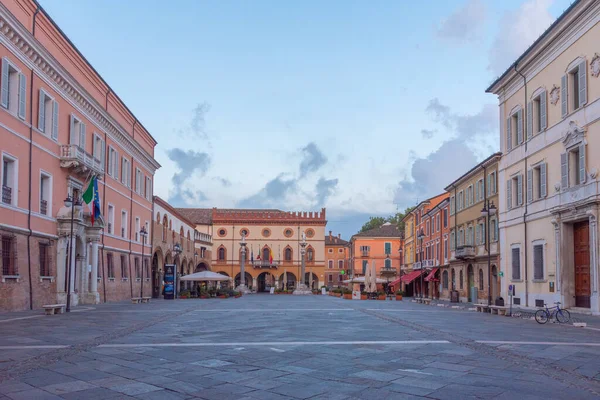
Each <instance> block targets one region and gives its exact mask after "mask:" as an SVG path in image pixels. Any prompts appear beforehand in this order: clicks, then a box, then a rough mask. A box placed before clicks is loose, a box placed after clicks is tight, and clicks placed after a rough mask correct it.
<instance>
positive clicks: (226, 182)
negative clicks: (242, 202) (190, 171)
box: [212, 176, 231, 187]
mask: <svg viewBox="0 0 600 400" xmlns="http://www.w3.org/2000/svg"><path fill="white" fill-rule="evenodd" d="M212 179H213V180H215V181H217V182H219V183H220V184H221V185H223V187H231V181H230V180H229V179H227V178H221V177H220V176H215V177H214V178H212Z"/></svg>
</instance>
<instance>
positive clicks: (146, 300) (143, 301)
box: [142, 297, 151, 303]
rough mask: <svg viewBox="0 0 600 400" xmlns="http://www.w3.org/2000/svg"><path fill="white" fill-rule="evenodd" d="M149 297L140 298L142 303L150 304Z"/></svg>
mask: <svg viewBox="0 0 600 400" xmlns="http://www.w3.org/2000/svg"><path fill="white" fill-rule="evenodd" d="M150 299H151V297H142V303H150Z"/></svg>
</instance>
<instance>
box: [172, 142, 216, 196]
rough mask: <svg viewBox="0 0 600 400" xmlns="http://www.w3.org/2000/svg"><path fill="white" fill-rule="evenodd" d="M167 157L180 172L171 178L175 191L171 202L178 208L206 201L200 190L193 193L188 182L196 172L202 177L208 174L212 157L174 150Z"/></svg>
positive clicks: (190, 151)
mask: <svg viewBox="0 0 600 400" xmlns="http://www.w3.org/2000/svg"><path fill="white" fill-rule="evenodd" d="M167 156H168V157H169V159H170V160H171V161H173V162H174V163H175V164H176V165H177V168H178V169H179V172H176V173H175V174H173V177H172V178H171V182H172V183H173V189H172V191H171V193H170V195H169V202H171V203H173V204H174V205H176V206H184V205H196V204H197V203H198V202H200V201H203V200H206V196H205V195H204V193H202V192H201V191H200V190H197V191H195V192H192V190H191V189H190V187H189V182H187V181H188V180H189V178H190V177H191V176H192V175H193V174H194V173H196V172H199V173H200V176H204V175H205V174H206V171H208V169H209V168H210V164H211V159H210V155H208V153H201V152H196V151H193V150H188V151H184V150H182V149H179V148H174V149H171V150H168V151H167Z"/></svg>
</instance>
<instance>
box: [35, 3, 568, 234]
mask: <svg viewBox="0 0 600 400" xmlns="http://www.w3.org/2000/svg"><path fill="white" fill-rule="evenodd" d="M40 2H41V4H42V6H43V7H44V8H45V9H46V10H47V12H48V13H49V14H50V15H51V16H52V18H53V19H54V20H55V21H56V22H57V23H58V24H59V26H60V27H61V28H62V29H63V31H64V32H65V33H66V34H67V35H68V36H69V38H70V39H71V40H72V41H73V42H74V43H75V45H76V46H77V47H78V48H79V50H80V51H81V52H82V53H83V54H84V55H85V56H86V58H87V59H88V60H89V61H90V62H91V63H92V65H94V67H95V68H96V70H97V71H99V72H100V73H101V74H102V76H103V77H104V79H105V80H106V81H107V82H108V83H109V84H110V85H111V87H112V88H113V89H114V90H115V91H116V92H117V93H118V95H119V96H120V97H121V98H122V99H123V100H124V101H125V102H126V103H127V105H128V107H129V108H130V109H131V110H132V111H133V112H134V113H135V115H136V116H137V118H138V119H139V120H140V121H141V122H142V123H143V124H144V126H145V127H146V128H147V129H148V130H149V131H150V132H151V134H152V135H153V136H154V137H155V138H156V140H157V141H158V146H157V147H156V152H155V157H156V158H157V160H158V161H159V162H160V163H161V165H162V166H163V167H162V168H161V169H160V170H159V171H158V172H157V174H156V176H155V192H156V194H157V195H159V196H161V197H162V198H164V199H167V200H169V201H171V202H172V203H173V204H174V205H176V206H196V207H213V206H215V207H276V208H280V209H285V210H316V209H320V208H321V207H327V210H328V216H329V218H328V219H329V229H332V230H333V231H334V232H341V233H342V235H343V236H344V237H349V236H350V235H352V234H353V233H355V232H356V231H357V230H358V229H359V228H360V226H361V225H362V223H363V222H364V221H365V220H367V219H368V216H369V215H388V214H391V213H393V212H395V211H396V209H404V208H405V207H406V206H409V205H413V204H415V203H416V202H417V201H419V200H423V199H424V198H426V197H427V196H431V195H435V194H438V193H440V192H442V191H443V188H444V186H445V185H446V184H448V183H450V182H451V181H452V180H453V179H455V178H456V177H458V176H460V175H461V174H462V173H463V172H465V171H466V170H467V169H469V168H470V167H471V166H472V165H473V164H474V163H476V162H477V160H480V159H482V158H484V157H486V156H487V155H489V154H490V153H491V152H493V151H496V149H497V148H498V145H497V144H498V138H497V134H498V132H497V131H498V122H497V115H498V111H497V102H496V99H495V97H494V96H492V95H487V94H485V93H484V91H485V89H486V88H487V86H488V84H489V83H490V82H491V81H492V80H493V79H494V78H495V77H496V76H498V75H499V74H500V73H501V72H502V71H504V69H506V68H507V67H508V66H509V65H510V64H511V63H512V62H513V61H514V59H515V58H516V57H517V56H518V55H519V54H520V53H521V52H522V51H523V50H524V49H525V48H526V47H528V46H529V44H531V42H533V40H535V39H536V38H537V37H538V36H539V34H541V32H543V30H544V29H545V28H546V27H547V26H548V25H549V24H550V23H551V22H552V21H553V20H554V19H555V18H556V17H558V16H559V15H560V13H561V12H562V11H563V10H564V9H565V8H567V7H568V6H569V4H570V2H569V1H568V0H526V1H518V0H503V1H493V0H489V1H486V0H467V1H464V0H457V1H437V0H436V1H434V0H430V1H424V2H409V1H394V0H388V1H346V0H344V1H342V0H328V1H317V0H305V1H296V2H281V1H276V0H269V1H267V0H257V1H252V2H249V1H247V2H242V1H231V0H224V1H216V0H214V1H194V0H179V1H177V2H164V1H162V0H147V1H141V0H132V1H118V0H105V1H102V2H98V1H93V0H41V1H40ZM500 27H502V31H500ZM507 32H508V33H507Z"/></svg>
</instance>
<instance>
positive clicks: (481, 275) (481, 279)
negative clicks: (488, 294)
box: [479, 268, 484, 290]
mask: <svg viewBox="0 0 600 400" xmlns="http://www.w3.org/2000/svg"><path fill="white" fill-rule="evenodd" d="M483 287H484V286H483V270H482V269H481V268H479V290H483Z"/></svg>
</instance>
